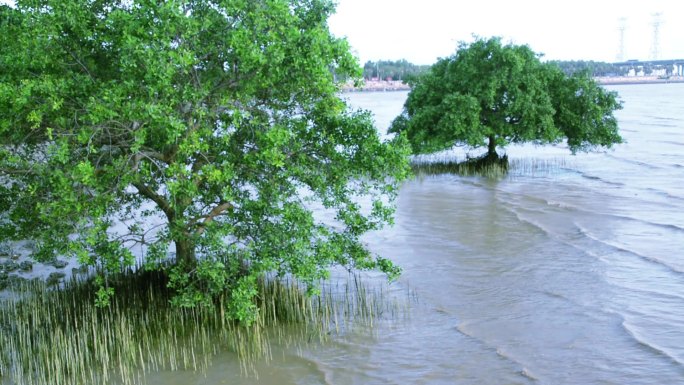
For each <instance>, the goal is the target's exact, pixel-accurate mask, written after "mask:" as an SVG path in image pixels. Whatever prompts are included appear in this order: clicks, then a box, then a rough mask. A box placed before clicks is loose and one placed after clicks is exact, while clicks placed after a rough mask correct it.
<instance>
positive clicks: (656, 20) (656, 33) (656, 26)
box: [651, 12, 663, 60]
mask: <svg viewBox="0 0 684 385" xmlns="http://www.w3.org/2000/svg"><path fill="white" fill-rule="evenodd" d="M662 15H663V14H662V13H661V12H658V13H654V14H653V15H651V16H653V21H652V22H651V26H652V27H653V47H652V48H651V58H652V59H653V60H658V55H659V54H660V52H659V49H660V41H659V39H660V25H661V24H662V23H663V20H662V18H661V16H662Z"/></svg>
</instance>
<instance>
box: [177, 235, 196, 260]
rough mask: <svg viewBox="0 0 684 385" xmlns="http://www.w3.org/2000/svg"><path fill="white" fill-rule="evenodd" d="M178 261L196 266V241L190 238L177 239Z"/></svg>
mask: <svg viewBox="0 0 684 385" xmlns="http://www.w3.org/2000/svg"><path fill="white" fill-rule="evenodd" d="M174 243H175V244H176V263H182V264H185V265H188V266H194V265H195V264H196V263H197V256H196V255H195V243H194V242H192V241H191V240H189V239H176V240H174Z"/></svg>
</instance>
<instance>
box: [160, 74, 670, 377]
mask: <svg viewBox="0 0 684 385" xmlns="http://www.w3.org/2000/svg"><path fill="white" fill-rule="evenodd" d="M614 89H616V90H618V91H619V93H620V95H621V96H622V98H623V100H624V102H625V106H624V107H625V108H624V110H622V111H619V112H618V118H619V120H620V123H621V128H622V131H623V134H624V136H625V138H626V139H627V143H626V144H624V145H621V146H619V147H618V148H616V149H615V150H613V151H608V152H601V153H597V154H580V155H578V156H576V157H572V156H570V155H568V152H567V150H566V149H564V148H553V147H552V148H534V147H530V146H521V147H513V148H510V149H508V154H509V156H510V157H511V159H525V158H529V157H534V158H535V159H545V158H546V159H564V160H563V161H562V162H561V163H562V164H561V166H560V167H557V168H555V169H554V170H553V172H547V173H536V172H530V171H529V170H524V169H519V170H517V171H516V170H513V171H512V172H511V174H510V175H509V176H507V177H504V178H500V179H496V180H494V179H484V178H478V177H459V176H454V175H441V176H429V177H421V178H416V179H414V180H411V181H409V182H406V183H405V184H404V186H403V187H402V190H401V193H400V196H399V200H398V210H397V217H396V225H395V226H394V227H393V228H391V229H385V230H383V231H380V232H377V233H374V234H369V235H368V236H367V237H366V241H367V242H368V244H369V245H370V247H371V248H372V249H373V251H375V252H377V253H379V254H381V255H383V256H385V257H389V258H392V259H393V260H394V261H396V262H397V263H398V264H399V265H401V266H402V267H403V268H404V274H403V276H402V277H401V279H400V280H399V282H397V283H394V284H393V287H394V288H395V290H397V291H398V292H402V291H407V290H409V289H411V290H415V292H416V293H417V296H418V297H419V303H418V304H417V305H415V306H414V308H413V309H412V312H411V318H410V319H409V320H403V321H401V322H386V323H384V324H383V323H381V324H379V325H376V329H375V331H374V333H373V334H372V335H369V334H368V333H358V334H354V333H352V334H351V335H346V336H344V337H340V338H338V339H334V340H333V341H332V342H331V343H330V344H328V345H325V346H319V347H315V348H314V347H311V348H304V349H296V350H294V349H287V348H283V349H282V351H280V353H278V354H276V356H277V357H275V358H274V360H273V362H272V363H271V364H270V365H264V366H262V367H260V369H259V372H260V377H259V378H258V379H254V378H251V379H244V378H241V377H240V376H239V374H238V373H239V370H236V369H235V368H237V364H235V363H234V358H232V357H230V356H229V355H225V356H221V357H218V358H217V359H216V360H215V362H216V364H215V365H214V367H213V368H212V369H211V371H210V373H208V374H207V377H206V378H205V377H202V376H201V375H190V374H185V373H182V374H178V373H171V374H163V375H160V376H158V378H156V379H152V380H151V382H150V383H155V384H156V383H159V384H161V383H165V384H181V383H183V384H190V383H192V384H195V383H196V384H219V383H231V384H235V383H262V384H284V383H286V384H290V383H291V384H321V383H326V384H536V383H539V384H627V383H629V384H674V383H682V382H684V255H683V254H682V249H683V247H682V246H684V184H682V182H681V181H682V180H684V112H682V110H681V109H680V108H679V107H678V105H675V104H674V103H673V100H677V99H678V98H679V97H680V96H681V95H682V94H684V85H681V84H672V85H657V86H654V85H643V86H634V85H633V86H620V87H615V88H614ZM348 97H349V98H350V99H351V103H352V104H353V105H356V106H361V107H365V108H370V109H371V110H372V111H373V112H374V113H375V114H376V119H377V121H378V125H379V126H380V127H381V128H384V127H387V126H388V125H389V122H390V121H391V119H392V118H393V117H394V116H396V115H397V114H398V113H399V111H400V109H401V104H402V103H403V100H404V98H405V97H406V93H386V94H385V93H377V94H351V95H349V96H348ZM376 279H380V278H376Z"/></svg>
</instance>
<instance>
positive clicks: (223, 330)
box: [0, 272, 406, 385]
mask: <svg viewBox="0 0 684 385" xmlns="http://www.w3.org/2000/svg"><path fill="white" fill-rule="evenodd" d="M112 284H113V285H114V286H115V287H116V290H117V295H116V296H115V297H114V299H113V301H112V303H111V305H110V306H109V307H107V308H97V307H95V306H94V300H95V298H94V295H95V294H94V290H93V285H94V284H93V283H92V282H89V281H76V280H72V281H69V282H67V283H66V284H65V285H64V287H63V288H60V289H54V288H53V289H50V288H48V287H47V286H45V284H44V283H41V282H25V283H22V284H21V285H20V287H19V288H18V289H20V290H21V292H19V291H18V292H17V296H16V297H15V298H13V299H4V300H0V347H1V350H0V384H5V383H9V384H14V385H25V384H47V383H50V384H96V383H120V384H142V383H145V382H146V381H145V376H146V374H149V373H152V372H156V371H160V370H197V371H204V370H206V369H207V368H208V367H209V366H210V365H211V360H212V357H213V356H215V355H216V354H217V353H219V352H222V351H234V352H235V353H237V356H238V357H239V360H240V365H241V367H242V369H243V372H244V374H249V373H252V372H253V370H254V368H253V364H254V363H255V362H256V360H258V359H268V358H269V355H270V352H271V344H272V343H281V344H286V345H290V344H292V343H294V344H297V343H300V342H301V343H307V342H309V343H310V342H322V341H324V340H325V339H326V338H328V337H329V335H331V334H336V333H343V332H344V331H345V330H348V329H349V328H350V327H351V326H353V325H362V326H363V327H365V328H367V327H370V326H372V325H373V322H374V321H373V320H374V319H377V318H378V317H396V316H397V315H398V314H400V311H401V309H402V307H401V306H400V305H399V303H397V302H396V301H390V300H389V299H388V298H387V297H386V292H383V291H382V290H380V291H377V290H369V289H368V288H366V287H365V286H364V285H362V284H361V283H360V281H359V280H358V279H357V277H356V276H351V277H350V279H349V280H348V281H347V282H346V283H344V284H342V285H338V286H331V285H327V286H326V285H323V291H322V294H321V295H319V296H313V297H310V296H307V295H306V294H305V290H303V289H302V288H301V287H300V286H299V285H297V283H296V282H292V281H288V280H277V279H267V278H263V279H262V280H260V282H259V294H258V295H257V297H256V299H255V305H256V306H257V308H258V309H259V310H258V317H257V319H256V320H255V322H254V323H253V324H251V325H249V326H244V325H240V324H238V323H236V322H232V321H229V320H228V319H227V317H226V314H225V309H226V305H227V304H226V299H227V298H228V296H227V295H226V296H222V297H219V298H218V299H217V300H216V301H215V303H214V304H213V305H211V306H203V307H194V308H178V307H173V306H172V305H171V304H170V300H171V298H172V295H173V293H172V292H171V291H170V290H169V289H167V286H166V284H167V278H166V277H165V276H164V275H162V274H160V273H149V272H145V273H127V274H122V275H121V276H120V277H119V278H118V279H117V280H116V281H115V282H112ZM403 309H404V311H406V308H405V307H404V308H403ZM285 328H286V329H287V332H285V331H284V330H285Z"/></svg>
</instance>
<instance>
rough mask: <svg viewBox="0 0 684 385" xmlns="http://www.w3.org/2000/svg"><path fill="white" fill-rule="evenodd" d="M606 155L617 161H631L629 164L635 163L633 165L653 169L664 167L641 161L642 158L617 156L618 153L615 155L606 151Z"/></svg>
mask: <svg viewBox="0 0 684 385" xmlns="http://www.w3.org/2000/svg"><path fill="white" fill-rule="evenodd" d="M605 156H606V157H608V158H611V159H614V160H617V161H619V162H623V163H629V164H633V165H636V166H641V167H646V168H648V169H651V170H658V169H662V168H663V167H662V166H658V165H655V164H651V163H648V162H644V161H641V160H634V159H630V158H623V157H621V156H616V155H613V154H610V153H606V154H605Z"/></svg>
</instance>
